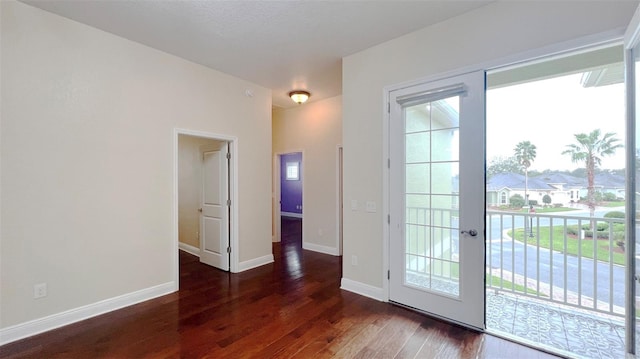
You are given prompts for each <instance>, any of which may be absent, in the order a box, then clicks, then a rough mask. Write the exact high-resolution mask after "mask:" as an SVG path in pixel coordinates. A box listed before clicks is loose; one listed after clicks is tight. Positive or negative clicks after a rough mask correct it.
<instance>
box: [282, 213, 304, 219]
mask: <svg viewBox="0 0 640 359" xmlns="http://www.w3.org/2000/svg"><path fill="white" fill-rule="evenodd" d="M280 216H282V217H293V218H300V219H302V213H293V212H280Z"/></svg>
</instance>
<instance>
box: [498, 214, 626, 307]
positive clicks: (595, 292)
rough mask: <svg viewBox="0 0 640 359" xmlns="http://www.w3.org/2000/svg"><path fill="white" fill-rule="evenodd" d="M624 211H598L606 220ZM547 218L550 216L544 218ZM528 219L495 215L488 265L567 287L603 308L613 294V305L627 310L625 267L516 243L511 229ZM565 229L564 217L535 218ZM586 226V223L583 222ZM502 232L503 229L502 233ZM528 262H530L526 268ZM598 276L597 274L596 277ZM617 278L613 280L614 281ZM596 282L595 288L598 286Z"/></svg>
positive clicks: (574, 221)
mask: <svg viewBox="0 0 640 359" xmlns="http://www.w3.org/2000/svg"><path fill="white" fill-rule="evenodd" d="M615 210H624V208H607V209H603V210H599V211H596V215H595V216H596V217H602V216H603V215H604V214H605V213H606V212H609V211H615ZM555 215H556V216H559V217H561V216H569V217H587V218H588V217H589V212H588V211H571V212H560V213H557V214H555ZM543 216H546V217H543ZM523 219H524V216H521V215H516V216H512V215H511V214H507V215H505V216H502V223H501V221H500V216H499V215H492V216H491V221H487V241H488V243H490V246H488V247H487V266H490V267H491V268H500V267H501V266H502V268H503V269H504V270H507V271H509V272H514V273H516V274H518V275H521V276H525V277H526V278H530V279H534V280H535V279H538V278H540V282H541V283H546V284H551V285H552V286H554V287H557V288H564V287H565V278H566V288H567V290H568V291H571V292H574V293H582V295H583V296H586V297H589V298H594V297H597V298H598V301H599V303H598V304H599V305H602V304H604V303H609V302H610V294H611V293H613V295H612V298H613V304H614V305H615V306H619V307H624V291H625V290H624V278H625V268H624V267H623V266H619V265H610V264H608V263H605V262H600V261H593V260H591V259H588V258H579V257H577V256H569V255H568V256H564V255H563V254H562V253H560V252H557V251H549V250H548V249H544V248H539V247H537V246H534V245H524V244H523V243H522V242H518V241H512V240H511V239H510V238H509V237H508V236H507V235H506V232H507V230H509V229H511V228H512V227H515V228H522V227H523V225H524V221H523ZM550 222H553V224H554V226H561V225H563V224H564V223H565V222H564V220H563V219H560V218H557V219H556V218H553V217H552V216H550V215H549V214H545V215H541V216H540V217H539V219H538V218H534V220H533V223H534V229H535V227H536V226H538V225H539V226H541V227H544V226H549V223H550ZM577 222H578V221H577V220H576V219H573V220H567V224H569V225H570V224H577ZM583 223H584V222H583ZM501 229H502V230H501ZM524 263H527V265H526V266H525V265H524ZM594 273H595V275H594ZM611 277H612V278H613V281H611V280H610V278H611ZM594 283H595V287H594Z"/></svg>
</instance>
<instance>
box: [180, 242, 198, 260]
mask: <svg viewBox="0 0 640 359" xmlns="http://www.w3.org/2000/svg"><path fill="white" fill-rule="evenodd" d="M178 248H179V249H181V250H183V251H185V252H187V253H189V254H192V255H194V256H196V257H198V258H199V257H200V248H198V247H194V246H192V245H190V244H186V243H182V242H178Z"/></svg>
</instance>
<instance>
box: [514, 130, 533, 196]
mask: <svg viewBox="0 0 640 359" xmlns="http://www.w3.org/2000/svg"><path fill="white" fill-rule="evenodd" d="M513 151H514V152H515V157H516V161H518V163H519V164H521V165H522V167H524V201H525V202H524V203H525V205H528V204H529V196H528V195H527V187H528V185H529V183H528V182H529V178H528V177H529V173H528V170H529V167H531V163H532V162H533V160H535V159H536V145H534V144H533V143H531V142H529V141H520V142H519V143H518V144H517V145H516V148H514V149H513Z"/></svg>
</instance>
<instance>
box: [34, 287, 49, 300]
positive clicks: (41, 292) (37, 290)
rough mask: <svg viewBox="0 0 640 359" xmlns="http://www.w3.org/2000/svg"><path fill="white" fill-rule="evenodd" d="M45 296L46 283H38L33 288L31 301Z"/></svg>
mask: <svg viewBox="0 0 640 359" xmlns="http://www.w3.org/2000/svg"><path fill="white" fill-rule="evenodd" d="M46 296H47V283H38V284H35V285H34V286H33V299H38V298H43V297H46Z"/></svg>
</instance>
